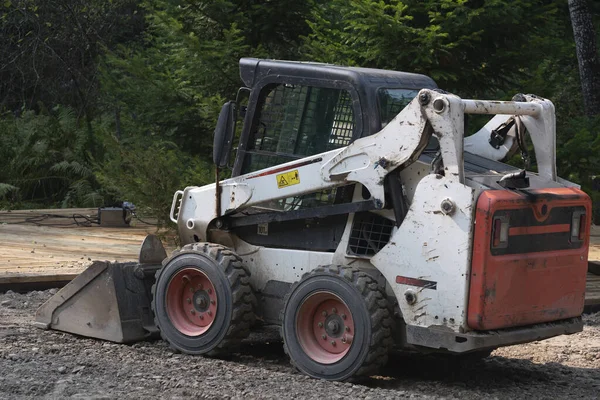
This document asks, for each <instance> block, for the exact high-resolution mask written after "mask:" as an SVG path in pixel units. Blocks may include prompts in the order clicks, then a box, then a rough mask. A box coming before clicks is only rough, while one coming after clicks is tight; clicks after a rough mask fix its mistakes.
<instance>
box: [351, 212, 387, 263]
mask: <svg viewBox="0 0 600 400" xmlns="http://www.w3.org/2000/svg"><path fill="white" fill-rule="evenodd" d="M393 228H394V223H393V222H392V221H390V220H389V219H387V218H384V217H382V216H380V215H377V214H373V213H357V214H356V215H355V216H354V222H353V223H352V231H351V233H350V239H349V241H348V254H351V255H356V256H372V255H375V254H376V253H377V252H379V250H381V249H382V248H383V247H384V246H385V245H386V244H388V242H389V241H390V236H391V235H392V229H393Z"/></svg>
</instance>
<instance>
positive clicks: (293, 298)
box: [281, 266, 393, 381]
mask: <svg viewBox="0 0 600 400" xmlns="http://www.w3.org/2000/svg"><path fill="white" fill-rule="evenodd" d="M315 291H328V292H331V293H333V294H335V295H336V296H338V297H339V298H340V299H342V300H343V301H344V303H346V305H347V306H348V308H349V309H350V311H351V313H352V317H353V319H354V341H353V344H352V346H351V347H350V350H349V352H348V353H347V354H346V355H345V356H344V358H342V359H341V360H339V361H338V362H336V363H333V364H321V363H318V362H316V361H314V360H313V359H311V358H310V357H309V356H308V355H306V353H305V352H304V350H303V349H302V347H301V345H300V343H299V341H298V337H297V334H296V318H297V313H298V310H299V309H300V306H301V305H302V303H303V301H304V299H305V298H306V297H307V296H308V295H310V294H311V293H313V292H315ZM281 322H282V323H281V334H282V337H283V342H284V350H285V352H286V353H287V354H288V356H289V357H290V359H291V362H292V365H294V367H296V368H297V369H298V370H299V371H300V372H302V373H304V374H306V375H309V376H311V377H313V378H319V379H326V380H335V381H345V380H348V379H350V378H356V377H361V376H371V375H373V374H375V373H376V372H377V371H378V370H379V369H380V368H381V367H383V366H384V365H385V364H386V362H387V358H388V352H389V351H390V349H391V348H392V345H393V339H392V335H391V332H392V331H391V325H392V318H391V315H390V313H389V306H388V301H387V298H386V296H385V292H384V291H383V289H382V288H381V287H380V286H379V284H378V283H377V282H376V281H375V280H374V279H373V278H372V277H371V276H369V275H368V274H366V273H365V272H361V271H359V270H358V269H356V268H351V267H345V266H325V267H319V268H317V269H315V270H313V271H311V272H309V273H307V274H305V275H304V276H303V277H302V279H301V280H300V281H299V282H296V283H295V284H294V285H293V286H292V287H291V289H290V292H289V293H288V295H287V296H286V299H285V305H284V308H283V310H282V312H281Z"/></svg>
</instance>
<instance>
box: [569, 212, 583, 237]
mask: <svg viewBox="0 0 600 400" xmlns="http://www.w3.org/2000/svg"><path fill="white" fill-rule="evenodd" d="M585 222H586V218H585V213H584V212H574V213H573V219H572V220H571V241H581V240H583V238H584V237H585V230H586V226H585Z"/></svg>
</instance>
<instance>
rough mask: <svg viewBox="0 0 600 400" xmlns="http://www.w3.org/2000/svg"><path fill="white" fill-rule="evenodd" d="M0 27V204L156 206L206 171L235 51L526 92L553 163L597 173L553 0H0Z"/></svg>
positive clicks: (567, 37)
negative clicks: (554, 141)
mask: <svg viewBox="0 0 600 400" xmlns="http://www.w3.org/2000/svg"><path fill="white" fill-rule="evenodd" d="M590 7H591V8H590V10H591V13H592V16H593V21H594V22H595V23H596V25H598V24H599V23H600V17H599V13H600V6H599V5H598V4H596V3H594V2H590ZM598 28H599V27H598V26H596V32H600V29H598ZM0 42H1V43H2V46H0V159H1V160H2V161H1V168H0V206H1V207H12V208H17V207H42V206H44V207H60V206H65V207H66V206H97V205H101V204H105V203H110V202H113V201H115V200H118V199H126V200H129V201H133V202H134V203H137V204H138V205H139V206H143V207H146V208H147V210H148V211H150V212H153V213H155V214H156V215H157V216H160V217H163V218H164V217H166V209H167V208H168V206H169V202H170V199H171V196H172V193H173V191H174V190H176V189H177V188H182V187H184V186H186V185H192V184H195V185H199V184H204V183H207V182H209V181H210V180H211V177H212V176H213V175H212V165H211V163H210V155H211V144H212V131H213V129H214V125H215V122H216V118H217V116H218V112H219V109H220V106H221V105H222V104H223V102H225V101H226V100H228V99H230V98H232V97H233V96H235V93H236V90H237V88H238V87H239V86H240V84H241V82H240V80H239V76H238V60H239V58H240V57H243V56H254V57H268V58H277V59H294V60H313V61H322V62H332V63H339V64H343V65H359V66H365V67H376V68H388V69H395V70H405V71H412V72H420V73H424V74H427V75H430V76H432V77H433V78H434V79H435V80H436V81H437V83H438V85H439V86H440V87H442V88H444V89H446V90H449V91H452V92H454V93H456V94H458V95H460V96H463V97H491V98H503V99H509V98H510V97H511V96H512V94H514V93H516V92H519V91H525V92H530V93H536V94H539V95H541V96H544V97H548V98H550V99H551V100H552V101H553V102H554V103H555V106H556V109H557V124H558V140H559V146H558V148H559V151H558V168H559V173H560V174H561V175H562V176H564V177H566V178H568V179H571V180H574V181H576V182H580V183H581V184H582V185H583V186H584V188H585V189H586V190H589V188H590V184H591V177H592V176H593V175H595V174H600V156H599V154H600V139H599V136H598V133H597V130H598V129H597V127H598V126H599V125H598V123H599V122H600V121H598V119H597V118H594V117H586V116H585V114H584V112H583V110H582V108H583V107H582V104H583V103H582V98H581V86H580V82H579V75H578V65H577V57H576V53H575V44H574V40H573V30H572V27H571V21H570V19H569V9H568V6H567V4H566V2H565V1H560V0H515V1H510V0H435V1H434V0H424V1H420V0H404V1H400V0H352V1H347V0H330V1H324V0H305V1H298V0H211V1H204V0H190V1H186V2H177V1H172V0H144V1H133V0H112V1H109V2H107V1H97V0H92V1H86V2H83V1H75V2H73V1H70V0H46V1H41V0H7V1H3V2H0Z"/></svg>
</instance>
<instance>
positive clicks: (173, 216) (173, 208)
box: [169, 190, 183, 223]
mask: <svg viewBox="0 0 600 400" xmlns="http://www.w3.org/2000/svg"><path fill="white" fill-rule="evenodd" d="M180 195H181V198H180V199H179V196H180ZM178 200H179V201H178ZM181 200H183V190H178V191H176V192H175V194H174V195H173V203H171V212H170V213H169V219H170V220H171V221H173V222H175V223H177V218H179V209H180V208H181ZM177 203H179V204H177ZM175 207H177V218H175Z"/></svg>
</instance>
